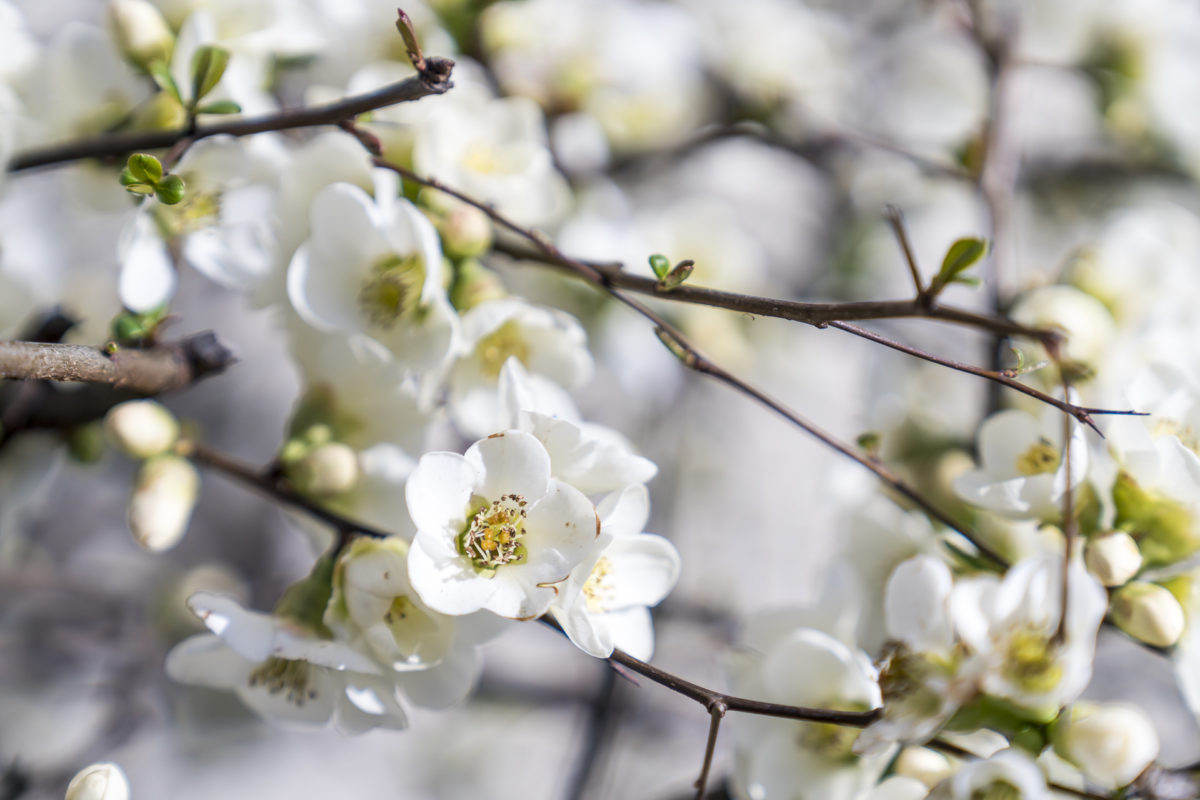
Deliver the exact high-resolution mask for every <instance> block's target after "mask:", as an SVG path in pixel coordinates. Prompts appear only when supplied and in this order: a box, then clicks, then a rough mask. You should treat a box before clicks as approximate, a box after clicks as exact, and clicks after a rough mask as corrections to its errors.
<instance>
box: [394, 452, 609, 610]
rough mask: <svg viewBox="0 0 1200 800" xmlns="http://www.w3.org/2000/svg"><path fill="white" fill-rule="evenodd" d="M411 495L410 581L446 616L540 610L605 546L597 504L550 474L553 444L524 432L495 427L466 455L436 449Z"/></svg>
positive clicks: (412, 483)
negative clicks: (601, 543) (413, 530)
mask: <svg viewBox="0 0 1200 800" xmlns="http://www.w3.org/2000/svg"><path fill="white" fill-rule="evenodd" d="M405 494H406V496H407V498H408V510H409V514H410V515H411V516H412V519H413V521H414V522H415V523H416V525H417V536H416V538H415V539H414V540H413V544H412V549H411V550H410V551H409V556H408V571H409V579H410V580H411V581H412V585H413V587H414V588H415V589H416V590H417V594H418V595H420V597H421V599H422V601H424V603H425V604H426V605H427V606H429V607H430V608H432V609H434V610H436V611H440V612H442V613H444V614H469V613H471V612H473V611H478V610H479V609H487V610H489V611H492V612H494V613H496V614H499V615H500V616H503V617H511V618H515V619H527V618H531V617H535V616H538V615H539V614H542V613H544V612H545V611H546V609H547V608H549V606H550V603H551V602H553V600H554V598H555V596H556V595H557V594H558V592H559V588H558V587H557V586H555V584H557V583H560V582H562V581H564V580H566V578H567V577H568V575H569V574H570V572H571V570H572V569H574V568H575V567H576V566H578V565H579V564H580V563H582V562H583V561H584V560H585V559H587V558H588V557H589V556H590V555H591V554H592V553H593V552H595V550H596V548H597V547H598V546H599V541H598V540H599V536H600V520H599V517H597V515H596V509H595V508H594V507H593V506H592V504H591V503H590V502H589V501H588V499H587V498H586V497H585V496H584V495H583V494H582V493H581V492H580V491H579V490H578V489H575V488H573V487H571V486H570V485H568V484H566V483H563V482H562V481H560V480H556V479H554V478H551V477H550V456H549V455H548V454H547V453H546V448H545V447H543V446H542V444H541V442H539V441H538V440H537V439H536V438H534V437H533V436H531V435H530V434H528V433H525V432H523V431H505V432H504V433H498V434H493V435H492V436H489V437H488V438H487V439H482V440H480V441H478V442H476V443H475V444H474V445H472V446H471V447H470V449H468V450H467V452H466V454H465V455H461V456H460V455H458V454H457V453H445V452H437V453H427V454H426V455H424V456H422V458H421V461H420V462H419V463H418V464H417V468H416V470H414V472H413V474H412V476H411V477H410V478H409V480H408V485H407V486H406V490H405Z"/></svg>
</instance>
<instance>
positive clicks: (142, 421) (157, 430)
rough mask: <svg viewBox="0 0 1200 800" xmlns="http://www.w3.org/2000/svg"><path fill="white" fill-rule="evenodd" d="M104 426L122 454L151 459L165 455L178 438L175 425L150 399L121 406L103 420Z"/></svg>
mask: <svg viewBox="0 0 1200 800" xmlns="http://www.w3.org/2000/svg"><path fill="white" fill-rule="evenodd" d="M104 427H105V430H106V431H107V432H108V435H109V437H110V438H111V439H112V441H113V444H115V445H116V446H117V447H119V448H120V449H121V450H122V452H124V453H125V454H126V455H129V456H132V457H133V458H151V457H153V456H157V455H160V454H162V453H165V452H167V450H169V449H170V448H171V446H172V445H174V444H175V440H176V439H178V438H179V423H178V422H176V421H175V417H174V416H172V415H171V412H170V411H167V409H165V408H163V407H162V406H161V405H160V404H158V403H156V402H154V401H153V400H130V401H129V402H127V403H121V404H120V405H119V406H116V407H115V408H113V409H112V410H111V411H109V412H108V416H107V417H105V418H104Z"/></svg>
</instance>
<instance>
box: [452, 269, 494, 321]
mask: <svg viewBox="0 0 1200 800" xmlns="http://www.w3.org/2000/svg"><path fill="white" fill-rule="evenodd" d="M507 294H508V292H507V291H505V289H504V282H503V281H501V280H500V276H499V275H497V274H496V273H494V272H492V271H491V270H490V269H488V268H487V267H485V266H483V265H482V264H480V263H479V262H478V261H476V260H475V259H473V258H468V259H465V260H463V261H461V262H459V264H458V268H457V275H456V276H455V279H454V286H453V287H452V288H451V290H450V302H451V303H453V304H454V307H455V308H456V309H458V310H459V311H460V312H462V311H469V310H471V309H472V308H474V307H475V306H477V305H480V304H482V303H486V302H487V301H488V300H498V299H500V298H501V297H504V296H505V295H507Z"/></svg>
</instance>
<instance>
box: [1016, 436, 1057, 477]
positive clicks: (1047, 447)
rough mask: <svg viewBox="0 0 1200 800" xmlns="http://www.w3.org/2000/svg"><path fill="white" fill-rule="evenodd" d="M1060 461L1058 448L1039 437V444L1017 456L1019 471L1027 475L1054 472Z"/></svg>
mask: <svg viewBox="0 0 1200 800" xmlns="http://www.w3.org/2000/svg"><path fill="white" fill-rule="evenodd" d="M1058 462H1059V455H1058V448H1056V447H1055V446H1054V445H1052V444H1051V443H1050V442H1049V441H1047V440H1046V439H1038V441H1037V444H1035V445H1033V446H1032V447H1030V448H1029V449H1028V450H1026V451H1025V452H1024V453H1022V454H1021V455H1020V456H1018V457H1017V472H1019V473H1021V474H1022V475H1027V476H1028V475H1042V474H1045V473H1052V472H1054V471H1055V470H1056V469H1058Z"/></svg>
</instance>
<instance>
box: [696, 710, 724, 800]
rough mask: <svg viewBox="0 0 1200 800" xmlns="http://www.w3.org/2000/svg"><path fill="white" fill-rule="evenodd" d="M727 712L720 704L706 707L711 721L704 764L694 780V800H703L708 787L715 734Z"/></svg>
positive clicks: (715, 745) (715, 744)
mask: <svg viewBox="0 0 1200 800" xmlns="http://www.w3.org/2000/svg"><path fill="white" fill-rule="evenodd" d="M727 710H728V709H727V708H726V707H725V704H724V703H721V702H716V703H713V704H712V705H710V706H709V707H708V713H709V715H710V716H711V717H712V720H711V721H710V722H709V724H708V742H707V743H706V744H705V745H704V763H703V764H702V765H701V767H700V777H699V778H697V779H696V800H703V798H704V790H705V789H706V788H707V787H708V773H709V770H711V769H712V760H713V753H714V752H715V751H716V749H717V734H718V733H719V732H720V730H721V721H722V720H724V719H725V712H726V711H727Z"/></svg>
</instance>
